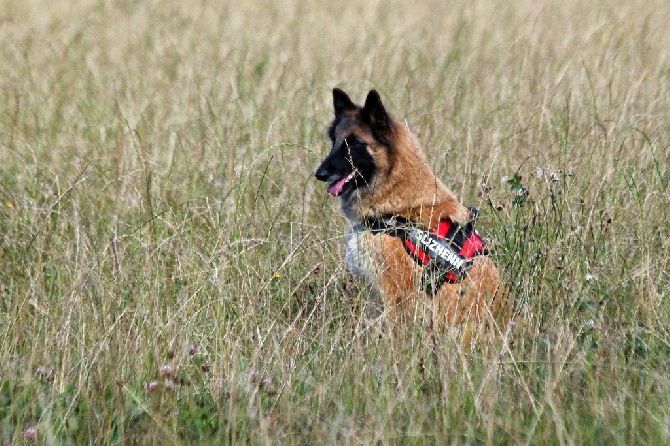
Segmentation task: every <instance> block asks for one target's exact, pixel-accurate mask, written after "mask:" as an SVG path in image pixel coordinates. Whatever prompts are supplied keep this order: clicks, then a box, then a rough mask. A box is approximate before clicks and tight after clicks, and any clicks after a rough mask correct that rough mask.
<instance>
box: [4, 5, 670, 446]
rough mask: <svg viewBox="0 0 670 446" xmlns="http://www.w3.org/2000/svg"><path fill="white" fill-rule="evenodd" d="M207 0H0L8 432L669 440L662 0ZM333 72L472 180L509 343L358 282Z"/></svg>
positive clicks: (451, 171) (464, 188) (667, 118)
mask: <svg viewBox="0 0 670 446" xmlns="http://www.w3.org/2000/svg"><path fill="white" fill-rule="evenodd" d="M219 3H221V2H214V1H211V2H207V1H203V2H198V3H188V2H181V3H179V2H168V1H161V0H157V1H152V2H135V1H130V0H124V1H116V2H102V1H93V0H87V1H79V2H66V1H65V0H58V1H53V2H49V6H48V7H47V6H44V5H42V4H41V3H40V2H31V1H18V0H0V60H2V64H0V444H15V443H18V444H20V443H23V442H27V443H30V442H33V441H34V440H33V439H32V438H33V437H34V436H36V437H37V442H40V443H43V444H85V443H101V444H109V443H112V444H133V443H149V444H151V443H153V444H169V443H179V444H183V443H200V444H212V443H215V444H239V443H252V444H265V443H273V444H274V443H280V444H317V443H318V444H323V443H327V444H360V443H362V444H370V443H382V444H425V443H428V444H431V443H432V444H516V443H521V444H543V445H544V444H621V445H628V444H650V445H657V444H667V443H669V442H670V405H669V404H668V401H670V378H669V377H668V369H669V368H670V333H669V330H670V329H669V328H668V327H670V305H669V303H668V289H669V288H670V260H669V259H670V226H669V224H668V221H669V220H670V194H669V192H668V190H669V188H668V183H669V181H670V170H669V167H668V166H669V165H670V163H669V160H668V153H670V150H669V146H670V94H669V93H670V91H669V90H668V86H669V85H670V31H668V27H667V18H668V16H670V8H669V7H668V5H667V4H666V2H661V1H653V0H652V1H651V2H641V3H639V4H635V2H632V3H631V4H624V5H621V4H620V3H619V2H614V1H610V2H601V4H599V5H598V6H591V4H590V3H588V2H587V3H584V2H578V1H572V0H570V1H566V2H559V3H555V2H546V1H540V2H528V3H527V4H525V3H520V2H519V3H517V2H502V1H497V2H496V1H489V0H487V1H483V2H465V1H459V2H454V3H453V4H450V5H449V6H448V7H447V6H444V4H443V2H423V3H421V4H420V5H419V4H411V3H407V2H397V1H385V2H353V1H351V2H344V3H342V2H338V3H336V4H333V5H330V6H314V5H312V4H311V3H308V2H304V1H283V2H271V1H263V0H254V1H251V2H246V3H245V2H241V3H240V2H237V3H235V4H234V6H221V5H220V4H219ZM336 85H337V86H340V87H342V88H344V89H345V90H346V91H347V92H349V93H350V94H351V95H352V97H353V98H354V99H356V100H358V101H361V100H363V98H364V97H365V94H366V93H367V90H368V89H370V88H376V89H378V90H379V91H380V93H381V94H382V98H383V100H384V101H385V104H386V105H387V107H388V109H389V110H391V111H392V112H393V113H394V114H395V116H396V117H397V118H399V119H401V120H403V121H406V122H407V123H408V125H409V126H410V128H412V129H413V130H414V131H415V132H416V133H417V134H418V135H419V137H420V140H421V141H422V142H423V143H424V145H425V149H426V152H427V154H428V157H429V159H430V161H431V164H432V165H433V166H434V168H435V171H436V172H437V173H438V175H439V176H440V177H441V178H442V179H444V180H445V182H446V183H447V184H448V185H449V186H450V187H451V188H452V189H453V190H454V191H455V192H456V193H457V194H458V195H459V197H461V198H462V199H463V201H464V202H465V203H466V204H468V205H476V206H478V207H479V208H480V210H481V213H482V217H481V220H480V223H479V225H480V229H481V232H482V233H483V234H485V235H486V236H487V237H488V238H489V239H490V240H491V245H492V247H493V248H494V256H495V258H496V260H497V262H498V263H499V264H500V266H501V270H502V272H503V275H504V277H505V280H506V282H507V283H508V284H509V286H510V288H511V289H512V291H513V293H514V296H515V302H516V305H515V310H516V317H515V320H514V322H515V325H514V328H513V330H512V333H511V338H510V340H509V342H507V343H506V344H503V343H499V344H498V345H496V346H494V347H493V348H490V349H484V348H477V349H474V350H469V349H464V348H463V347H462V346H461V345H460V344H459V343H458V342H457V341H456V340H455V339H454V338H453V336H452V334H451V333H449V332H446V333H444V334H443V335H440V336H439V339H438V349H437V352H436V353H435V354H432V353H431V348H432V345H433V344H432V341H431V333H430V332H429V331H428V330H427V329H426V328H424V327H421V326H418V327H413V328H411V329H410V328H407V329H403V330H401V331H400V333H399V335H394V334H393V332H392V330H391V329H390V327H389V326H388V325H387V324H386V323H385V321H384V319H383V317H380V315H379V308H378V304H377V303H376V302H375V301H374V300H373V299H370V296H369V295H368V293H367V291H366V290H365V289H364V288H361V287H359V286H357V285H356V284H352V283H351V282H350V280H349V278H348V277H347V275H346V273H345V270H344V265H343V256H342V248H341V244H342V234H343V229H344V227H345V224H346V223H345V221H344V220H343V218H342V217H341V216H340V214H339V211H338V208H337V203H336V202H335V200H333V199H332V198H331V197H329V196H327V194H326V193H325V187H324V185H323V184H321V183H317V182H316V181H315V180H314V178H313V177H312V173H313V171H314V170H315V169H316V167H317V166H318V164H319V162H320V161H321V159H322V158H323V157H324V156H325V154H326V153H327V151H328V149H329V147H328V142H327V138H326V137H325V134H324V129H325V126H326V125H327V123H328V122H329V120H330V119H331V117H332V104H331V96H330V90H331V88H332V87H333V86H336ZM166 366H168V367H166ZM31 429H36V433H35V431H34V430H31Z"/></svg>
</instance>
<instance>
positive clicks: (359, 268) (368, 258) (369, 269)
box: [344, 224, 374, 280]
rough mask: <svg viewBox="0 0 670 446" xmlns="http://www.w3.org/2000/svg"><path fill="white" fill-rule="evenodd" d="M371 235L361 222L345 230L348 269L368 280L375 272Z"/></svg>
mask: <svg viewBox="0 0 670 446" xmlns="http://www.w3.org/2000/svg"><path fill="white" fill-rule="evenodd" d="M370 237H371V235H370V233H369V232H368V231H365V228H364V227H363V225H361V224H356V225H351V226H349V227H348V228H347V229H346V230H345V231H344V240H345V246H344V258H345V260H346V262H347V270H348V271H349V272H350V273H351V274H352V275H354V276H355V277H359V278H365V279H368V280H371V279H372V276H373V273H374V269H373V268H374V267H373V260H372V255H371V252H370V248H371V240H370Z"/></svg>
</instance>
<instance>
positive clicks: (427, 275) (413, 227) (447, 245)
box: [362, 207, 489, 296]
mask: <svg viewBox="0 0 670 446" xmlns="http://www.w3.org/2000/svg"><path fill="white" fill-rule="evenodd" d="M470 211H471V213H472V218H471V219H470V221H468V223H467V224H465V225H459V224H457V223H455V222H453V221H451V220H442V221H441V222H440V227H439V228H438V230H432V229H427V228H425V227H423V226H421V225H419V224H417V223H415V222H412V221H410V220H408V219H406V218H404V217H400V216H392V215H391V216H383V217H378V218H366V219H365V220H364V221H363V223H362V226H363V227H364V228H365V229H367V230H369V231H371V232H372V233H373V234H386V235H390V236H393V237H398V238H400V239H401V240H402V241H403V246H404V247H405V250H406V251H407V253H408V254H409V255H410V256H411V257H412V259H414V261H415V262H416V263H417V264H418V265H419V266H422V267H423V275H422V277H421V286H422V289H423V290H424V291H425V292H426V293H427V294H428V295H429V296H433V295H434V294H435V293H436V292H437V291H438V290H439V289H440V287H441V286H442V285H443V284H444V283H446V282H448V283H458V282H461V281H462V280H463V279H465V277H466V276H467V274H468V271H469V270H470V267H471V266H472V263H473V258H474V257H475V256H477V255H487V254H488V253H489V250H488V248H487V247H486V245H485V244H484V241H483V240H482V238H481V237H480V236H479V234H478V233H477V231H476V230H475V228H474V223H475V220H476V219H477V217H478V215H479V211H478V210H477V208H474V207H471V208H470Z"/></svg>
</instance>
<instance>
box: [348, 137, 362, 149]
mask: <svg viewBox="0 0 670 446" xmlns="http://www.w3.org/2000/svg"><path fill="white" fill-rule="evenodd" d="M344 144H345V145H346V146H348V147H349V148H354V147H357V148H358V147H363V146H365V143H364V142H363V141H361V140H360V139H358V138H356V137H355V136H348V137H346V138H344Z"/></svg>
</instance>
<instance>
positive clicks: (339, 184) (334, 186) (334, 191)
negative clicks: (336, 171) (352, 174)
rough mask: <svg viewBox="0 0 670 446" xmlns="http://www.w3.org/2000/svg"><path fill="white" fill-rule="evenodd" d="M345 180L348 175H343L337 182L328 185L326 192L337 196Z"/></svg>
mask: <svg viewBox="0 0 670 446" xmlns="http://www.w3.org/2000/svg"><path fill="white" fill-rule="evenodd" d="M347 180H348V177H344V178H342V179H341V180H340V181H338V182H337V183H333V184H331V185H330V186H328V193H329V194H330V195H332V196H333V197H337V196H338V195H340V193H341V192H342V188H343V187H344V185H345V183H346V182H347Z"/></svg>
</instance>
